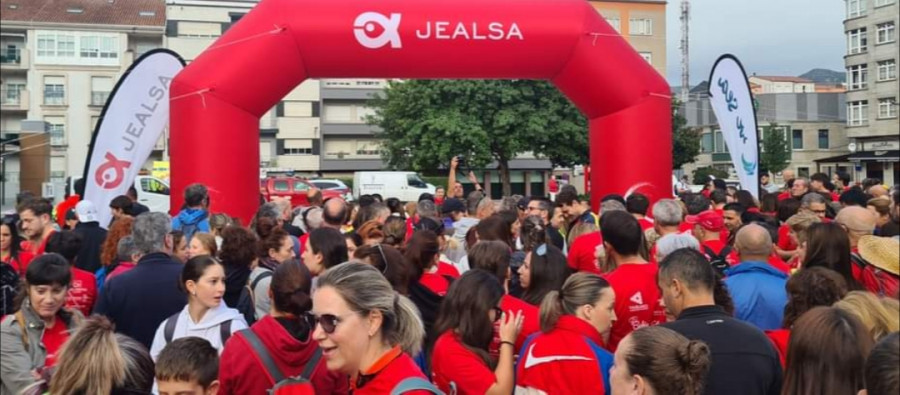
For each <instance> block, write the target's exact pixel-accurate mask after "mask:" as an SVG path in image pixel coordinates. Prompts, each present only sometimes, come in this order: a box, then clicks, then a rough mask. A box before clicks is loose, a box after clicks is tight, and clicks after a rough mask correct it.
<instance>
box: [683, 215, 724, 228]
mask: <svg viewBox="0 0 900 395" xmlns="http://www.w3.org/2000/svg"><path fill="white" fill-rule="evenodd" d="M684 222H687V223H689V224H691V225H698V224H699V225H700V226H701V227H703V229H706V230H710V231H719V230H722V228H724V227H725V219H724V218H722V216H721V215H719V214H717V213H716V212H715V211H712V210H706V211H704V212H702V213H700V214H697V215H688V216H687V217H685V218H684Z"/></svg>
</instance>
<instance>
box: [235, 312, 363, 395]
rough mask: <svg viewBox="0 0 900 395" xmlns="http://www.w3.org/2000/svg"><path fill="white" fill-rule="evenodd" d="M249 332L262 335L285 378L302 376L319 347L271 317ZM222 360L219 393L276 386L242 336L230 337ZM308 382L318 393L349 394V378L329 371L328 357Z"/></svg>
mask: <svg viewBox="0 0 900 395" xmlns="http://www.w3.org/2000/svg"><path fill="white" fill-rule="evenodd" d="M250 329H251V330H252V331H253V332H254V333H255V334H256V335H257V336H259V339H260V340H261V341H262V343H263V344H264V345H265V346H266V348H267V349H268V350H269V355H271V356H272V359H274V360H275V364H276V365H278V368H279V369H281V372H282V373H283V374H284V376H285V377H291V376H296V375H299V374H301V373H303V369H304V368H305V367H306V362H307V361H308V360H309V359H310V358H311V357H312V355H313V353H314V352H315V351H316V348H318V347H319V346H318V345H317V344H316V342H314V341H312V340H307V341H306V342H301V341H299V340H297V339H295V338H294V337H293V336H291V334H290V333H288V331H287V330H286V329H284V327H283V326H281V324H280V323H278V321H277V320H275V318H272V316H270V315H267V316H265V317H263V318H262V319H261V320H259V321H257V322H256V323H255V324H253V326H252V327H250ZM311 335H312V333H310V336H311ZM220 359H221V362H220V363H219V383H220V387H219V394H226V395H227V394H265V393H266V390H268V389H270V388H272V387H273V386H274V385H275V383H273V382H272V380H271V379H270V378H269V375H268V373H267V372H266V370H265V368H263V365H262V363H261V362H260V359H259V357H257V356H256V354H255V353H254V351H253V349H252V348H251V347H250V344H249V343H247V340H246V339H244V337H243V336H241V335H240V334H239V333H236V334H235V335H234V336H231V338H230V339H228V342H227V343H225V349H224V350H223V351H222V356H221V358H220ZM308 379H309V380H310V382H312V385H313V387H315V389H316V394H346V393H348V392H349V382H348V381H347V376H346V375H342V374H339V373H332V372H329V371H328V369H327V368H326V367H325V358H322V359H320V360H319V364H318V367H317V368H316V369H315V370H314V371H313V374H312V377H311V378H308Z"/></svg>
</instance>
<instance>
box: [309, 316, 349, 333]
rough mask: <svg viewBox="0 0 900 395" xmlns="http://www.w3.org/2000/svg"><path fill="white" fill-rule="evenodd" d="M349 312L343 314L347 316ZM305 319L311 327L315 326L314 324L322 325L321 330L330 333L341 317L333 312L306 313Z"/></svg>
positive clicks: (335, 327)
mask: <svg viewBox="0 0 900 395" xmlns="http://www.w3.org/2000/svg"><path fill="white" fill-rule="evenodd" d="M347 315H349V314H344V316H347ZM306 319H307V320H308V321H309V326H310V327H311V328H313V329H315V328H316V325H319V326H321V327H322V330H323V331H324V332H325V333H327V334H329V335H330V334H332V333H334V331H335V330H336V329H337V325H338V324H340V323H341V321H342V317H341V316H339V315H334V314H322V315H319V316H317V315H315V314H312V313H307V315H306Z"/></svg>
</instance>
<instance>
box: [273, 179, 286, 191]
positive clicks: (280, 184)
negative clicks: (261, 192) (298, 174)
mask: <svg viewBox="0 0 900 395" xmlns="http://www.w3.org/2000/svg"><path fill="white" fill-rule="evenodd" d="M272 189H274V190H275V192H287V191H290V185H288V180H275V181H273V182H272Z"/></svg>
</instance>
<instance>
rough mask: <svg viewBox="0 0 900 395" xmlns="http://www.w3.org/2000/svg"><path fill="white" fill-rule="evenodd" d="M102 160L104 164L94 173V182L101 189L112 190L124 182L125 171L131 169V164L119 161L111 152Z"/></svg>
mask: <svg viewBox="0 0 900 395" xmlns="http://www.w3.org/2000/svg"><path fill="white" fill-rule="evenodd" d="M104 159H106V162H103V164H102V165H100V167H98V168H97V172H96V173H94V181H96V182H97V185H99V186H100V187H101V188H103V189H113V188H115V187H117V186H119V185H121V184H122V181H124V180H125V169H127V168H129V167H131V162H128V161H124V160H120V159H118V158H116V157H115V155H113V154H112V153H111V152H107V153H106V156H104Z"/></svg>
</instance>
